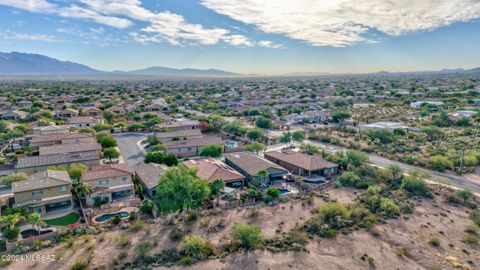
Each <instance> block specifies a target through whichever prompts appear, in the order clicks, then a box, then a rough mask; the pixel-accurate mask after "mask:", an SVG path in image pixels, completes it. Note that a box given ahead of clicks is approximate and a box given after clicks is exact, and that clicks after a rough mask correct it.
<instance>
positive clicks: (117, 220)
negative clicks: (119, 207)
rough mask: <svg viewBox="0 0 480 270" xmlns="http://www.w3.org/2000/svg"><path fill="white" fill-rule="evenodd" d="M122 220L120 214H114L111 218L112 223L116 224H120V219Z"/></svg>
mask: <svg viewBox="0 0 480 270" xmlns="http://www.w3.org/2000/svg"><path fill="white" fill-rule="evenodd" d="M121 220H122V218H121V217H120V215H115V216H114V217H113V218H112V224H114V225H117V224H120V221H121Z"/></svg>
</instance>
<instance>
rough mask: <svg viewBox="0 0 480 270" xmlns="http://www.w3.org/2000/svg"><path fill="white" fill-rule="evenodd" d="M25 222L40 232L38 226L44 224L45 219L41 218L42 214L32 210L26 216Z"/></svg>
mask: <svg viewBox="0 0 480 270" xmlns="http://www.w3.org/2000/svg"><path fill="white" fill-rule="evenodd" d="M27 222H28V223H29V224H31V225H32V226H33V228H34V229H35V228H36V229H37V231H38V232H40V226H42V225H45V221H43V220H42V216H40V214H39V213H37V212H33V213H31V214H30V215H28V217H27Z"/></svg>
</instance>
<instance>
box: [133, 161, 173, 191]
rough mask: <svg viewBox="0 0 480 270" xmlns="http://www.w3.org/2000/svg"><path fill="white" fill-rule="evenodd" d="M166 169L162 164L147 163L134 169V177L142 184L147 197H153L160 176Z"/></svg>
mask: <svg viewBox="0 0 480 270" xmlns="http://www.w3.org/2000/svg"><path fill="white" fill-rule="evenodd" d="M167 169H168V167H167V166H166V165H164V164H156V163H147V164H143V165H140V166H138V167H137V168H136V169H135V179H136V180H137V181H138V182H139V183H140V184H141V185H142V186H143V191H144V192H145V193H146V194H147V196H148V197H150V198H153V196H155V192H156V190H157V185H158V180H159V179H160V176H161V175H162V174H163V173H164V172H165V171H166V170H167Z"/></svg>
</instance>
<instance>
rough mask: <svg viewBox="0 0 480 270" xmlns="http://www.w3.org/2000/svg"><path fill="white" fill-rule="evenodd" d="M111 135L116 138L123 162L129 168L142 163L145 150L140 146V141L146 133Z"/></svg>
mask: <svg viewBox="0 0 480 270" xmlns="http://www.w3.org/2000/svg"><path fill="white" fill-rule="evenodd" d="M113 136H114V137H115V138H116V139H117V143H118V148H120V152H122V156H123V159H124V160H125V163H126V164H127V165H128V166H129V167H130V168H131V169H135V168H136V167H137V166H138V165H141V164H143V160H144V158H145V150H144V149H143V148H141V147H140V141H142V140H144V139H146V138H147V136H148V134H147V133H120V134H113Z"/></svg>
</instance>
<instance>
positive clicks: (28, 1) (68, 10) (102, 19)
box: [0, 0, 132, 28]
mask: <svg viewBox="0 0 480 270" xmlns="http://www.w3.org/2000/svg"><path fill="white" fill-rule="evenodd" d="M0 5H4V6H10V7H14V8H18V9H23V10H28V11H30V12H36V13H47V14H58V15H59V16H62V17H67V18H78V19H88V20H92V21H94V22H97V23H100V24H104V25H108V26H112V27H116V28H126V27H129V26H131V25H132V22H131V21H129V20H127V19H124V18H118V17H112V16H106V15H103V14H101V12H97V11H94V10H91V9H87V8H83V7H80V6H77V5H71V6H68V7H60V6H57V5H55V4H52V3H50V2H48V1H46V0H0Z"/></svg>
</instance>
